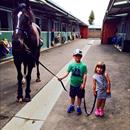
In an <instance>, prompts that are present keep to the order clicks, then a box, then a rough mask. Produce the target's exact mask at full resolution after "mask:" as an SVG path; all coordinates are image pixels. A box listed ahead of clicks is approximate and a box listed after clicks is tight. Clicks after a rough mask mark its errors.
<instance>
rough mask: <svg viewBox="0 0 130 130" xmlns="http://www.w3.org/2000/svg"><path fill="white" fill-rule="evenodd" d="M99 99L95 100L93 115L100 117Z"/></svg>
mask: <svg viewBox="0 0 130 130" xmlns="http://www.w3.org/2000/svg"><path fill="white" fill-rule="evenodd" d="M100 107H101V99H97V102H96V111H95V115H96V116H100Z"/></svg>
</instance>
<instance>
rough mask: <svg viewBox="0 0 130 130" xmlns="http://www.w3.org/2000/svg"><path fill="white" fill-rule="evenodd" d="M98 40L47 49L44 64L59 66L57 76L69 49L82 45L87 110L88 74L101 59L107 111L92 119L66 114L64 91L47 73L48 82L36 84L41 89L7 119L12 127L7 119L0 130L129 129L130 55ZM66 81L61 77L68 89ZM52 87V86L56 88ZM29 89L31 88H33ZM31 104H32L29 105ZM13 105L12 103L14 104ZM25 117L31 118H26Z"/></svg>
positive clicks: (89, 97)
mask: <svg viewBox="0 0 130 130" xmlns="http://www.w3.org/2000/svg"><path fill="white" fill-rule="evenodd" d="M99 43H100V41H99V40H92V39H89V40H79V41H75V42H74V43H73V44H68V45H65V46H62V47H59V48H56V49H53V50H50V51H48V52H49V53H50V55H48V54H47V56H48V62H49V63H52V64H50V66H49V65H48V67H50V68H51V69H52V70H53V71H54V72H55V73H58V72H59V71H58V70H61V69H62V68H63V69H62V70H61V71H60V72H59V73H58V75H60V74H62V73H64V71H65V69H66V67H64V65H65V64H67V63H68V62H69V61H70V60H71V58H72V57H71V55H72V50H73V49H74V48H81V49H83V48H84V49H83V50H84V59H83V60H84V62H85V63H87V65H88V70H89V73H88V83H87V88H86V99H88V100H87V107H88V109H91V105H92V102H93V95H92V89H91V76H92V74H93V68H94V65H95V64H96V62H97V61H99V60H102V61H104V62H105V63H106V64H107V68H108V71H109V73H110V76H111V80H112V98H111V99H110V100H108V101H107V103H106V111H107V113H106V115H105V117H104V118H102V119H99V118H96V117H95V116H94V115H91V116H90V117H86V116H85V113H83V114H82V115H81V116H77V115H76V113H72V114H69V115H68V114H67V113H66V107H67V105H68V94H67V93H65V92H64V91H63V89H62V88H61V86H60V84H59V83H58V82H57V79H55V78H53V79H51V76H50V79H51V81H50V82H48V81H49V80H47V79H46V83H47V82H48V84H46V86H44V88H43V89H41V88H40V87H39V88H40V89H41V91H40V92H39V93H38V94H37V95H36V96H35V97H34V98H33V100H32V101H31V102H30V103H27V104H26V105H25V106H24V105H23V106H24V107H23V108H22V109H21V110H20V111H19V112H18V113H17V114H16V115H15V117H14V118H13V119H12V120H11V122H12V121H14V122H15V123H16V125H15V127H13V126H12V125H11V124H12V123H11V122H9V123H8V124H7V125H6V126H5V127H4V128H3V130H6V129H7V130H15V129H16V130H17V129H19V130H20V129H21V130H26V129H27V130H33V129H34V130H38V129H40V128H41V129H43V130H66V129H69V130H71V129H72V130H73V129H75V130H88V129H93V130H116V129H117V128H118V130H124V129H125V130H129V121H130V118H129V117H130V111H129V105H130V104H129V103H130V102H129V98H130V96H129V91H128V90H129V81H130V78H129V77H130V72H129V69H130V68H129V67H130V66H129V65H130V61H129V58H128V57H129V56H130V55H129V54H128V53H121V52H118V51H117V50H116V49H115V48H113V46H110V45H109V46H108V45H106V46H105V45H104V46H103V45H100V44H99ZM88 48H89V50H88ZM87 50H88V51H87ZM52 52H53V53H52ZM52 54H53V56H52ZM54 54H56V55H54ZM49 56H50V57H49ZM56 57H59V58H56ZM41 58H42V57H41ZM44 58H47V57H45V55H44ZM49 58H50V59H51V60H50V59H49ZM55 59H57V60H55ZM61 59H62V62H61ZM44 60H45V59H44ZM55 61H56V62H55ZM53 62H54V63H55V66H57V64H58V67H57V68H58V70H57V69H56V68H55V66H53V65H54V63H53ZM59 64H60V67H59ZM46 65H47V63H46ZM120 66H123V67H120ZM44 74H45V73H44ZM33 75H34V74H33ZM41 76H42V79H44V78H43V75H41ZM33 77H34V76H33ZM122 77H125V78H122ZM33 80H34V79H33ZM67 82H68V79H65V80H64V83H65V84H66V87H67V88H68V85H67ZM42 83H43V82H42ZM44 84H45V83H44ZM34 85H35V86H40V85H41V83H39V85H36V84H35V83H34V81H33V83H32V86H34ZM47 86H48V87H47ZM54 86H56V88H55V87H54ZM32 88H33V89H34V87H32ZM117 88H118V89H117ZM2 90H3V89H2ZM34 93H36V92H33V93H32V96H33V95H35V94H34ZM119 93H120V94H119ZM46 94H47V95H46ZM48 95H51V96H48ZM55 102H56V103H55ZM39 103H40V105H39ZM5 104H7V103H5ZM31 105H32V106H34V107H30V106H31ZM14 106H16V104H15V105H14ZM124 106H125V107H124ZM2 107H3V106H2ZM21 107H22V106H21ZM82 109H83V106H82ZM17 110H18V109H17ZM38 111H39V112H38ZM27 118H29V119H31V120H28V119H27ZM10 125H11V126H10Z"/></svg>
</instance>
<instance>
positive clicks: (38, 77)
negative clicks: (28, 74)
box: [36, 47, 41, 82]
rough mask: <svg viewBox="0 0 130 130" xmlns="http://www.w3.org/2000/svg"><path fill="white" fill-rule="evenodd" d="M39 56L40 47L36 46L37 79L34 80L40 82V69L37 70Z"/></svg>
mask: <svg viewBox="0 0 130 130" xmlns="http://www.w3.org/2000/svg"><path fill="white" fill-rule="evenodd" d="M39 57H40V47H39V48H38V51H37V61H36V66H37V79H36V82H41V79H40V71H39Z"/></svg>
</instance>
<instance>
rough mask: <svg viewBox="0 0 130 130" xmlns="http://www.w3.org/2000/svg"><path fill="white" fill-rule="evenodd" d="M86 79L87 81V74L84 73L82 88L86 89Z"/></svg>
mask: <svg viewBox="0 0 130 130" xmlns="http://www.w3.org/2000/svg"><path fill="white" fill-rule="evenodd" d="M86 81H87V74H84V76H83V83H82V84H81V87H80V88H81V89H84V88H85V86H86Z"/></svg>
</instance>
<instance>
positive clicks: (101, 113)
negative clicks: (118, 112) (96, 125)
mask: <svg viewBox="0 0 130 130" xmlns="http://www.w3.org/2000/svg"><path fill="white" fill-rule="evenodd" d="M105 102H106V99H102V101H101V107H100V116H104V107H105Z"/></svg>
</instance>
